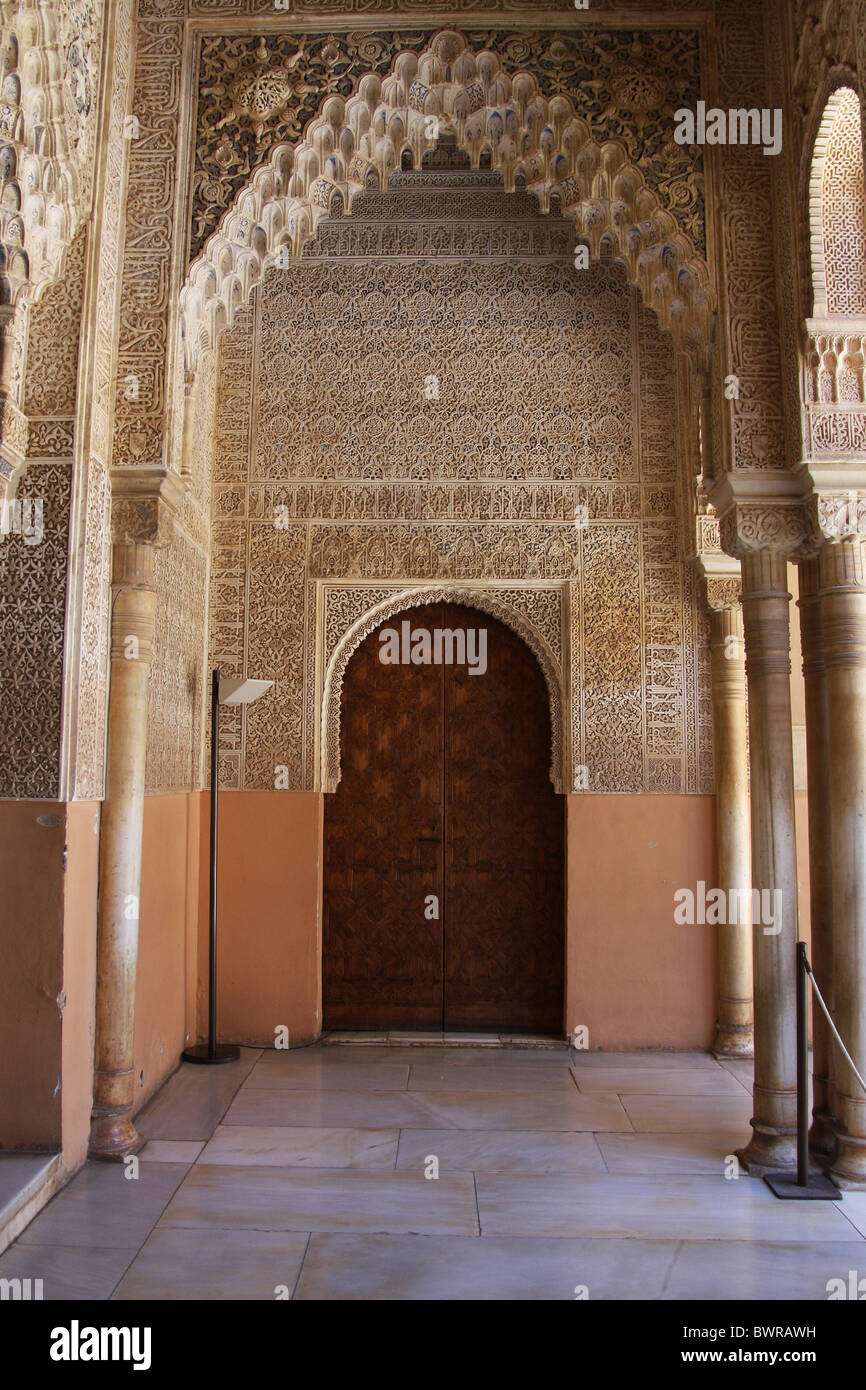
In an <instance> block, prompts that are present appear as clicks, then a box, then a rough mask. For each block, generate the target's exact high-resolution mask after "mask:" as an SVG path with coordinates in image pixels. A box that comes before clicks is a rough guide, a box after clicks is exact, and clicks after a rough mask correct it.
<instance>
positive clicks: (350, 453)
mask: <svg viewBox="0 0 866 1390" xmlns="http://www.w3.org/2000/svg"><path fill="white" fill-rule="evenodd" d="M499 196H501V197H504V196H506V195H499ZM513 196H514V197H515V198H516V197H519V195H513ZM363 208H364V209H365V211H366V212H375V207H371V205H370V203H369V202H365V203H364V205H363ZM478 211H479V209H478V208H477V207H476V208H475V212H476V219H475V222H474V224H473V231H474V233H475V236H476V246H477V244H478V238H482V239H483V235H484V231H485V227H487V228H488V232H489V234H490V235H491V236H492V235H493V234H494V232H495V236H496V244H497V245H498V246H499V247H500V250H501V248H502V225H503V219H502V209H497V215H496V216H494V217H493V218H491V220H490V222H489V224H486V223H485V222H484V219H483V218H479V217H478V215H477V214H478ZM523 216H524V218H525V210H524V214H523ZM446 221H447V219H446ZM506 222H507V218H506ZM383 225H384V224H382V223H376V222H375V221H374V220H370V221H367V220H365V215H364V213H362V215H360V216H359V218H358V219H357V220H356V219H355V218H354V217H352V218H347V219H341V220H339V221H337V222H326V223H324V224H322V227H321V228H320V235H319V239H318V240H317V241H316V242H314V243H311V244H310V246H309V248H308V254H306V255H305V258H304V262H303V263H302V264H300V265H298V264H294V265H293V266H292V267H291V268H290V269H288V270H286V271H280V270H274V271H271V272H269V273H268V274H267V276H266V278H265V281H264V284H263V286H262V287H261V289H260V290H259V291H256V293H255V295H254V298H253V302H252V304H251V305H250V306H249V307H248V308H247V309H244V310H242V311H241V313H240V315H239V317H238V319H237V321H236V325H235V327H234V328H233V329H232V331H231V332H230V333H227V334H225V335H224V336H223V338H222V340H221V345H220V374H219V387H218V404H217V431H216V440H215V448H214V512H213V554H212V579H211V595H210V604H211V652H212V659H213V661H214V663H215V664H217V665H219V666H220V668H221V669H222V670H223V672H224V673H226V674H234V673H236V674H241V673H244V672H245V673H247V674H249V675H251V676H255V677H258V678H265V679H272V680H274V681H275V683H276V684H275V690H274V692H273V693H272V694H271V695H270V696H269V697H268V698H267V699H265V700H263V701H261V702H259V703H258V704H256V705H253V706H251V707H250V708H249V709H248V710H247V711H242V710H240V709H237V710H234V709H226V710H225V712H224V717H223V719H222V720H221V733H222V743H221V779H222V781H223V784H224V785H226V786H233V787H239V788H244V789H249V788H273V787H274V785H275V775H276V769H277V768H280V767H284V768H286V769H288V781H289V785H290V786H291V787H293V788H296V789H302V788H311V787H315V786H318V785H320V784H321V779H322V776H323V773H324V774H325V776H326V777H327V771H328V767H327V763H328V758H325V759H324V763H325V766H324V767H323V759H322V757H321V751H322V750H321V747H320V742H321V741H320V732H321V722H322V721H321V700H322V689H323V685H324V684H325V679H326V675H327V672H328V669H329V666H330V664H331V662H332V658H333V656H334V653H335V652H336V651H337V648H338V646H339V643H340V641H341V639H342V638H343V636H344V635H345V633H346V632H348V631H349V629H351V628H352V626H353V625H354V624H356V623H358V622H359V621H361V620H362V619H363V615H364V614H365V613H367V612H368V611H369V610H370V609H372V608H374V607H375V606H376V605H379V604H382V603H384V602H386V601H388V600H393V599H394V597H395V595H396V594H398V593H399V592H400V591H405V590H415V589H417V588H418V586H419V585H421V586H423V585H425V584H426V585H431V586H433V588H434V589H435V590H436V591H437V592H438V591H439V590H441V588H442V585H443V583H444V584H445V585H447V586H448V591H449V592H454V586H455V585H457V586H462V587H463V588H464V591H465V593H466V595H467V601H470V602H471V596H472V594H473V593H474V594H475V595H479V594H480V595H481V596H482V598H485V599H487V600H489V601H490V602H491V603H498V604H500V605H505V606H506V607H508V608H510V609H511V610H512V611H513V612H514V613H515V614H517V615H519V617H520V619H521V621H525V622H526V623H528V624H530V625H531V627H532V629H533V630H534V631H535V632H536V633H537V634H538V635H539V638H540V640H541V641H542V642H543V643H544V645H545V647H546V649H547V650H548V651H549V652H550V655H551V661H552V663H553V665H554V667H555V670H556V673H557V678H558V680H559V682H560V685H561V690H562V697H563V709H564V720H563V723H564V728H563V742H564V751H565V760H566V767H565V786H566V789H570V787H571V786H572V785H573V784H574V781H573V779H574V777H575V774H576V771H577V769H578V768H580V767H581V766H585V767H586V768H587V769H588V777H589V786H590V789H592V790H596V791H610V792H624V791H641V790H647V791H656V792H661V791H667V792H679V791H683V792H687V791H705V790H707V789H708V787H709V785H710V779H711V769H710V763H711V754H710V744H709V736H710V727H709V726H710V712H709V706H708V701H707V692H708V681H707V666H706V645H705V643H706V633H705V627H704V620H703V617H702V613H701V605H700V602H699V598H698V594H697V592H696V589H697V586H696V583H695V581H694V580H693V578H692V575H691V572H690V570H689V569H688V568H687V567H686V566H684V565H682V564H681V563H680V560H679V558H678V554H677V543H676V538H677V522H676V516H675V483H676V477H675V473H676V450H675V443H674V439H673V429H672V422H673V421H674V420H675V419H676V396H675V376H674V361H673V350H672V346H671V343H670V340H669V339H668V338H667V337H666V336H664V335H662V334H660V332H659V331H658V328H657V326H656V323H655V319H654V316H653V315H651V314H648V313H647V312H645V311H644V310H643V309H642V308H641V305H640V301H639V298H638V295H637V293H636V291H634V290H633V289H631V288H630V287H629V286H628V285H627V284H626V283H625V277H624V273H623V272H622V271H620V270H619V269H618V268H616V267H613V266H611V265H603V264H602V265H597V266H594V267H593V268H592V269H591V270H589V271H586V272H583V273H582V274H576V273H575V272H574V270H573V268H572V266H571V261H570V259H569V261H567V262H565V261H564V259H563V258H562V257H561V256H559V257H557V256H556V255H551V254H550V251H551V245H550V241H549V240H547V241H545V240H544V239H542V240H540V241H539V243H538V244H539V245H540V246H541V247H542V253H541V254H535V255H532V254H531V252H530V253H528V254H527V251H526V247H527V246H528V245H531V239H527V238H524V254H523V255H515V254H513V253H512V252H510V251H509V250H508V249H507V248H506V254H504V255H503V254H500V255H499V256H498V257H496V256H495V255H493V256H490V255H488V256H486V257H481V256H478V255H476V256H475V257H473V258H472V259H471V260H469V261H467V260H466V259H465V258H460V257H449V256H448V255H447V254H445V255H440V257H439V258H436V259H435V263H424V248H421V256H422V261H421V263H420V264H419V263H418V260H417V259H416V256H417V255H418V246H417V240H418V237H419V235H423V229H424V227H425V225H426V226H428V231H429V235H430V236H431V237H432V236H434V235H435V234H436V232H437V230H438V231H439V232H440V233H441V230H442V223H441V219H437V220H434V221H431V222H430V223H429V224H425V223H424V221H423V218H421V220H420V221H419V218H418V217H416V218H414V219H413V221H412V222H411V223H409V222H403V223H399V222H398V224H397V226H396V228H395V227H394V225H393V224H392V226H391V230H390V231H389V233H388V235H389V237H391V238H392V240H393V238H394V236H395V234H396V237H397V241H398V242H399V239H400V235H401V234H403V235H405V237H406V238H408V239H409V240H411V243H412V249H413V251H414V253H415V254H414V255H413V256H412V257H410V256H408V255H404V256H403V257H401V256H400V255H399V254H397V255H395V256H392V257H389V258H388V259H387V260H384V261H383V260H379V259H378V258H377V256H376V251H377V249H378V241H377V236H376V234H375V233H376V231H377V228H378V229H379V230H381V228H382V226H383ZM535 225H536V227H538V228H541V227H544V228H546V230H547V231H549V233H550V237H551V238H552V239H553V241H554V246H553V249H554V251H555V250H556V249H557V248H556V246H555V237H556V232H557V228H558V226H559V222H558V219H538V220H537V222H536V224H535ZM419 228H420V229H421V230H420V231H419ZM335 238H337V239H338V240H339V243H340V247H341V252H340V255H339V257H337V256H336V255H335ZM489 244H492V243H489ZM566 244H567V243H566ZM429 249H430V248H429V246H428V250H429ZM432 376H435V377H436V378H437V379H438V389H439V398H438V399H430V400H428V399H427V398H426V395H425V385H426V383H427V379H428V378H430V377H432ZM584 507H585V508H586V509H587V513H586V514H587V516H588V526H586V527H585V528H582V527H580V526H577V525H575V516H576V514H577V515H578V516H580V514H581V513H580V511H579V509H581V508H584ZM279 508H283V509H285V510H284V511H282V512H280V511H279V510H278V509H279ZM482 606H483V605H482ZM492 611H496V610H495V609H493V610H492ZM325 724H326V731H325V740H326V743H327V738H328V730H327V719H326V720H325ZM332 754H333V749H332Z"/></svg>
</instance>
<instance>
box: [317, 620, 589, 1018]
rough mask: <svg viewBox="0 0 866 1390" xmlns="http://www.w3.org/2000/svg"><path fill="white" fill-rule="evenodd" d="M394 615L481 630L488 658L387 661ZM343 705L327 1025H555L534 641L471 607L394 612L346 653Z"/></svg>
mask: <svg viewBox="0 0 866 1390" xmlns="http://www.w3.org/2000/svg"><path fill="white" fill-rule="evenodd" d="M404 623H409V624H411V632H412V633H416V632H418V631H419V630H423V631H426V632H427V633H429V634H430V636H431V641H432V639H433V636H434V634H435V632H436V631H437V630H438V631H440V632H452V633H454V632H462V633H466V632H467V630H470V631H472V632H474V633H475V634H476V644H478V645H476V647H475V648H474V650H473V648H472V647H471V644H470V655H474V656H476V657H478V656H479V647H480V642H479V637H478V634H479V633H480V632H481V631H484V632H485V633H486V648H487V652H486V670H485V671H484V673H483V674H481V673H480V664H481V663H480V660H476V666H477V667H478V674H471V670H472V668H471V666H470V665H469V664H468V663H467V664H451V665H449V664H446V663H445V662H444V661H443V662H442V663H441V664H438V665H437V664H434V663H432V662H431V664H429V665H425V664H417V665H416V664H402V663H401V664H385V663H384V662H383V661H382V659H381V657H382V654H383V646H384V644H383V642H382V641H380V634H381V633H382V631H383V630H385V629H389V630H391V631H393V632H396V633H398V634H400V635H401V637H402V636H403V630H402V625H403V624H404ZM406 635H407V636H408V635H409V634H408V633H407V634H406ZM388 640H389V641H390V642H391V645H392V647H393V639H388ZM447 650H448V646H447V638H446V645H445V647H444V649H443V653H442V654H443V655H444V654H445V653H446V652H447ZM419 651H420V648H419ZM422 654H423V653H422ZM434 654H435V651H434ZM454 655H456V656H458V657H459V655H460V651H459V647H458V650H457V651H456V652H455V653H454ZM341 721H342V733H341V763H342V778H341V781H340V785H339V787H338V789H337V791H336V792H335V793H334V794H332V795H328V796H326V797H325V855H324V923H323V952H324V961H323V995H324V1027H325V1028H349V1029H351V1028H357V1029H379V1028H405V1029H412V1028H417V1029H440V1028H443V1027H444V1028H446V1029H451V1030H456V1031H460V1030H467V1031H476V1030H514V1031H517V1032H539V1033H552V1034H561V1033H562V1029H563V992H564V949H565V948H564V887H563V860H564V798H562V797H560V796H558V795H557V794H556V792H555V791H554V789H553V786H552V785H551V782H550V776H549V767H550V715H549V701H548V695H547V689H546V685H545V681H544V677H543V675H542V673H541V670H540V668H539V666H538V663H537V662H536V660H535V657H534V656H533V655H532V652H531V651H530V650H529V648H528V647H527V646H526V645H525V643H524V642H523V641H522V640H521V639H520V638H519V637H518V636H517V635H516V634H515V633H514V632H513V631H512V630H511V629H510V628H508V627H506V626H505V625H504V624H503V623H500V622H498V621H496V619H494V618H491V617H490V616H489V615H488V614H486V613H481V612H478V611H477V610H475V609H471V608H467V607H464V606H462V605H457V604H454V605H449V604H436V605H428V606H424V607H419V608H414V609H411V610H407V611H406V612H403V613H401V614H399V615H398V617H396V618H394V619H390V620H389V621H388V622H386V623H383V624H382V627H381V628H380V629H378V630H377V631H376V632H374V633H373V634H372V635H371V636H370V637H368V638H367V639H366V641H365V642H364V643H363V644H362V646H361V647H359V649H358V650H357V652H355V654H354V655H353V657H352V659H351V661H350V662H349V665H348V667H347V671H346V676H345V679H344V682H343V694H342V711H341Z"/></svg>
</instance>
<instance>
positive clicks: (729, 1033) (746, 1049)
mask: <svg viewBox="0 0 866 1390" xmlns="http://www.w3.org/2000/svg"><path fill="white" fill-rule="evenodd" d="M710 1051H711V1052H712V1054H713V1056H714V1057H718V1058H720V1059H721V1058H723V1057H754V1055H755V1040H754V1034H753V1032H752V1026H751V1024H749V1023H717V1024H716V1038H715V1042H714V1043H713V1045H712V1047H711V1048H710Z"/></svg>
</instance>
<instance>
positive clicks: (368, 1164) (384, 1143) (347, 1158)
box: [200, 1125, 399, 1169]
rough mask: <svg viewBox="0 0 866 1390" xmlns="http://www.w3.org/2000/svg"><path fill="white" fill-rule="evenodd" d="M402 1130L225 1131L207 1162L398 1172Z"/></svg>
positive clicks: (215, 1139) (214, 1143) (221, 1129)
mask: <svg viewBox="0 0 866 1390" xmlns="http://www.w3.org/2000/svg"><path fill="white" fill-rule="evenodd" d="M398 1139H399V1131H398V1130H396V1129H314V1128H302V1127H297V1128H295V1127H289V1126H285V1125H283V1126H277V1125H261V1126H256V1125H236V1126H231V1125H220V1127H219V1129H218V1130H217V1132H216V1134H215V1135H214V1137H213V1139H211V1141H210V1143H209V1144H208V1145H207V1147H206V1148H205V1150H204V1153H203V1154H202V1156H201V1160H200V1161H201V1162H202V1163H216V1164H219V1165H221V1166H226V1165H229V1166H235V1167H251V1166H255V1165H260V1166H262V1167H271V1168H279V1167H288V1168H385V1169H388V1168H394V1167H395V1164H396V1159H397V1140H398Z"/></svg>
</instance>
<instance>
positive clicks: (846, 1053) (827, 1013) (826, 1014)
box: [803, 952, 866, 1092]
mask: <svg viewBox="0 0 866 1390" xmlns="http://www.w3.org/2000/svg"><path fill="white" fill-rule="evenodd" d="M803 959H804V961H805V965H806V974H807V975H808V976H809V979H810V980H811V981H812V988H813V990H814V991H815V994H816V996H817V999H818V1003H819V1004H820V1005H821V1008H822V1009H823V1011H824V1017H825V1018H826V1020H827V1022H828V1023H829V1025H830V1029H831V1031H832V1033H833V1037H834V1038H835V1039H836V1041H837V1043H838V1044H839V1046H840V1048H841V1049H842V1053H843V1055H844V1057H845V1060H846V1061H847V1063H848V1065H849V1067H850V1068H851V1070H852V1071H853V1073H854V1075H855V1076H856V1078H857V1080H858V1081H859V1082H860V1086H861V1088H862V1090H863V1091H864V1092H866V1081H864V1080H863V1078H862V1076H861V1075H860V1073H859V1071H858V1070H857V1068H856V1066H855V1065H854V1059H853V1058H852V1056H851V1053H850V1052H849V1051H848V1049H847V1047H846V1046H845V1044H844V1043H843V1041H842V1039H841V1037H840V1036H839V1029H838V1028H837V1027H836V1025H835V1023H834V1022H833V1020H832V1018H831V1017H830V1010H829V1009H828V1008H827V1005H826V1004H825V1003H824V996H823V995H822V993H821V991H820V989H819V988H818V981H817V980H816V979H815V976H814V975H813V973H812V966H811V963H810V961H809V957H808V956H807V955H806V954H805V952H804V955H803Z"/></svg>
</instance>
